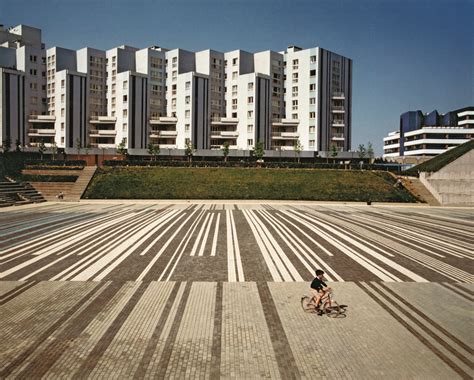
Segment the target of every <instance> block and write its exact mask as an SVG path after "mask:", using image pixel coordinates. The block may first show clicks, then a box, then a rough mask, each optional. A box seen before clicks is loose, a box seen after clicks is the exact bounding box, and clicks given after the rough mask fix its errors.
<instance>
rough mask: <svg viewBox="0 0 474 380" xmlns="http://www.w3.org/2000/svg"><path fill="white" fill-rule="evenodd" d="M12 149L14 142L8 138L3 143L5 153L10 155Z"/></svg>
mask: <svg viewBox="0 0 474 380" xmlns="http://www.w3.org/2000/svg"><path fill="white" fill-rule="evenodd" d="M11 147H12V141H11V139H10V137H7V138H6V139H5V140H3V143H2V149H3V153H8V152H9V151H10V149H11Z"/></svg>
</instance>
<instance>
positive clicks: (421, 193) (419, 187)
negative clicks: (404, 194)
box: [402, 177, 441, 206]
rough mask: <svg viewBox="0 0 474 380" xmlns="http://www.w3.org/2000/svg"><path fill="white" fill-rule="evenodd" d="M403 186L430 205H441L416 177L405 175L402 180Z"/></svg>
mask: <svg viewBox="0 0 474 380" xmlns="http://www.w3.org/2000/svg"><path fill="white" fill-rule="evenodd" d="M402 182H403V186H405V188H406V189H407V190H408V191H410V192H411V193H412V194H413V195H415V196H416V197H418V198H419V199H421V200H422V201H424V202H426V203H428V204H429V205H430V206H441V204H440V203H439V202H438V200H437V199H436V198H435V197H434V196H433V194H431V192H430V191H429V190H428V189H427V188H426V187H425V185H423V183H421V181H420V180H419V179H418V178H416V177H407V178H404V179H403V180H402Z"/></svg>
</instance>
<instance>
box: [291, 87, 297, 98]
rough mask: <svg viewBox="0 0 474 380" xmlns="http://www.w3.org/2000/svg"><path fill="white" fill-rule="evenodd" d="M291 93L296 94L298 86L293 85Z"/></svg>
mask: <svg viewBox="0 0 474 380" xmlns="http://www.w3.org/2000/svg"><path fill="white" fill-rule="evenodd" d="M291 94H292V95H293V96H298V86H293V88H292V89H291Z"/></svg>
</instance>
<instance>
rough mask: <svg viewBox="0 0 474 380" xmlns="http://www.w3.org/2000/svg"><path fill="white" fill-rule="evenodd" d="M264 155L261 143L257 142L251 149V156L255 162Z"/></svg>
mask: <svg viewBox="0 0 474 380" xmlns="http://www.w3.org/2000/svg"><path fill="white" fill-rule="evenodd" d="M264 155H265V150H264V146H263V142H261V141H257V142H256V143H255V146H254V147H253V149H252V156H253V157H255V158H256V159H257V161H259V160H261V159H262V158H263V156H264Z"/></svg>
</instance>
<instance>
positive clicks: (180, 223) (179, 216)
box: [0, 203, 474, 379]
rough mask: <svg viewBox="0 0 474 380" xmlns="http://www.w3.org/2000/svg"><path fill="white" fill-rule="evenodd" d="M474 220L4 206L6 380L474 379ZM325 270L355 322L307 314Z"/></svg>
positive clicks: (415, 210) (345, 211)
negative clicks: (304, 301) (305, 300)
mask: <svg viewBox="0 0 474 380" xmlns="http://www.w3.org/2000/svg"><path fill="white" fill-rule="evenodd" d="M193 212H194V214H193ZM211 213H212V214H213V217H209V216H207V215H210V214H211ZM198 215H200V217H199V218H197V216H198ZM217 215H220V218H219V219H218V218H217ZM206 216H207V218H206ZM472 216H473V212H472V210H470V209H446V208H425V207H381V206H379V207H371V208H369V207H362V206H339V205H320V206H316V205H311V204H307V205H283V204H278V205H276V204H272V205H264V204H261V205H252V204H245V205H234V204H216V205H213V204H204V205H202V204H201V205H196V204H177V205H165V204H156V205H155V204H150V203H143V204H139V203H137V204H131V203H129V204H123V205H121V204H112V205H111V204H104V205H100V204H79V205H74V207H72V206H71V205H69V206H67V205H66V206H64V205H62V204H61V205H51V204H50V205H41V206H38V207H30V208H28V209H26V208H25V209H23V210H22V209H14V211H10V212H8V211H5V210H4V209H2V210H0V321H1V323H0V378H21V379H23V378H40V377H41V378H45V379H70V378H76V379H82V378H93V379H104V378H107V379H109V378H110V379H112V378H115V379H129V378H130V379H131V378H134V379H141V378H147V379H157V378H166V379H183V378H185V379H187V378H189V379H195V378H199V379H216V378H223V379H253V378H267V379H270V378H271V379H279V378H283V379H289V378H311V379H380V378H384V379H400V378H403V379H405V378H406V379H448V378H449V379H455V378H472V376H473V374H474V373H473V370H472V359H473V358H472V348H473V345H474V334H473V333H472V331H474V329H473V312H472V310H474V308H473V302H474V285H473V278H474V277H473V265H472V258H473V253H472V252H473V251H474V237H473V235H472V230H473V227H474V222H473V218H472ZM147 218H148V219H147ZM160 218H161V219H160ZM186 220H187V222H185V221H186ZM206 220H207V221H208V222H209V224H208V225H207V226H206V225H204V224H203V223H205V221H206ZM217 220H219V226H217V225H216V221H217ZM81 223H82V224H81ZM153 223H155V224H153ZM172 223H175V224H174V225H173V228H168V227H169V226H170V225H171V224H172ZM193 223H194V224H193ZM401 226H406V230H407V232H406V233H405V232H404V231H403V230H401V229H400V228H401ZM234 227H235V229H233V228H234ZM200 231H202V233H200ZM206 231H208V232H206ZM214 234H218V236H217V235H216V236H217V238H216V239H214V238H213V237H214ZM143 252H144V254H143V255H142V254H141V253H143ZM211 252H213V253H212V255H211ZM317 266H321V267H323V268H324V269H326V271H327V275H328V277H329V278H330V280H331V285H332V286H333V288H334V289H335V299H336V300H337V301H338V302H339V303H343V304H347V305H349V306H348V309H347V315H346V318H339V319H330V318H327V317H325V316H322V317H321V316H317V315H315V314H311V313H304V312H303V311H302V309H301V306H300V298H301V296H302V295H303V294H305V293H307V292H308V286H309V284H308V282H309V280H310V279H311V271H312V270H313V269H314V268H315V267H317ZM139 278H140V279H142V280H143V281H137V279H139ZM158 279H161V280H167V281H156V280H158ZM20 280H23V281H20ZM25 280H26V281H25ZM58 280H63V281H58ZM64 280H66V281H64ZM71 280H74V281H71ZM85 280H87V281H85ZM90 280H96V281H90ZM97 280H100V281H97ZM301 280H303V281H301ZM334 280H337V281H334ZM400 296H402V297H403V298H401V297H400Z"/></svg>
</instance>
